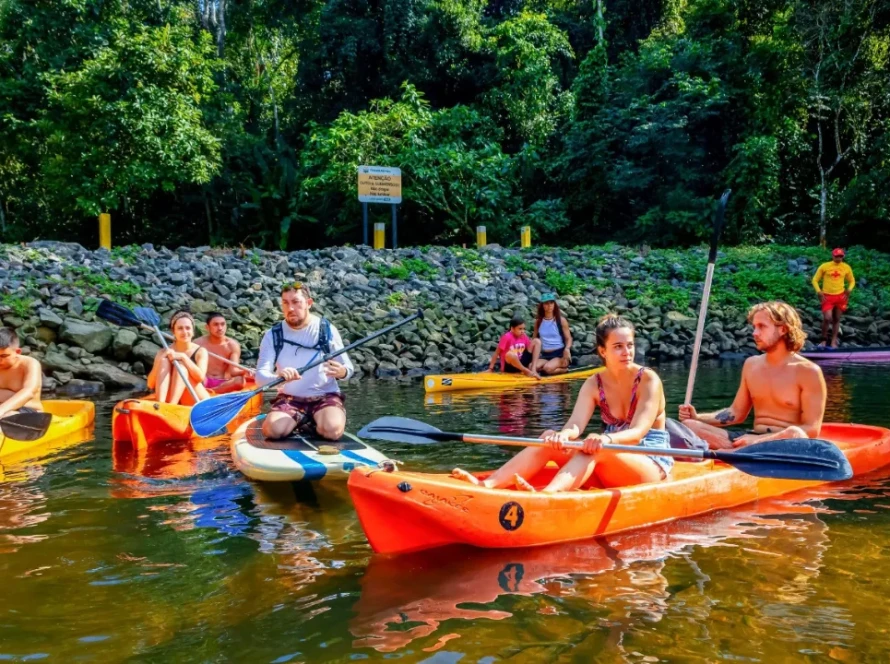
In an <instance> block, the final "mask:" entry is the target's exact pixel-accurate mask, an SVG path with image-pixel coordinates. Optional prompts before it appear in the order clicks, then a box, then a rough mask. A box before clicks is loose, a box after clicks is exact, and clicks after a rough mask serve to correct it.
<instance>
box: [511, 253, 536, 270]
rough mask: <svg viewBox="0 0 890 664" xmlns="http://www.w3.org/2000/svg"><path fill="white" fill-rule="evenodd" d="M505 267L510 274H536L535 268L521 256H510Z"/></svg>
mask: <svg viewBox="0 0 890 664" xmlns="http://www.w3.org/2000/svg"><path fill="white" fill-rule="evenodd" d="M504 265H506V267H507V269H508V270H510V272H535V266H534V265H533V264H532V263H530V262H529V261H527V260H525V259H524V258H522V257H521V256H514V255H513V254H510V255H509V256H507V257H506V258H505V259H504Z"/></svg>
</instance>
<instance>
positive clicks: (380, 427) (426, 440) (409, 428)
mask: <svg viewBox="0 0 890 664" xmlns="http://www.w3.org/2000/svg"><path fill="white" fill-rule="evenodd" d="M357 435H358V437H359V438H367V439H368V440H386V441H389V442H391V443H406V444H408V445H432V444H434V443H440V442H442V441H444V440H456V439H458V437H455V436H454V434H448V433H445V432H443V431H442V430H440V429H437V428H436V427H434V426H430V425H429V424H427V423H425V422H419V421H417V420H412V419H409V418H407V417H392V416H387V417H380V418H378V419H376V420H374V421H373V422H370V423H369V424H366V425H365V426H364V428H362V430H361V431H359V432H358V434H357Z"/></svg>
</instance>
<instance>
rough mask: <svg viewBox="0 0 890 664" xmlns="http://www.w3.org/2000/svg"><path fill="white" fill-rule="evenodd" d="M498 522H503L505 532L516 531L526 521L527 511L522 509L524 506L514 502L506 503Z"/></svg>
mask: <svg viewBox="0 0 890 664" xmlns="http://www.w3.org/2000/svg"><path fill="white" fill-rule="evenodd" d="M498 520H499V521H500V522H501V526H502V527H503V528H504V530H516V529H517V528H519V526H521V525H522V522H523V521H524V520H525V510H523V509H522V505H520V504H519V503H515V502H513V501H510V502H509V503H504V505H503V507H501V513H500V514H499V515H498Z"/></svg>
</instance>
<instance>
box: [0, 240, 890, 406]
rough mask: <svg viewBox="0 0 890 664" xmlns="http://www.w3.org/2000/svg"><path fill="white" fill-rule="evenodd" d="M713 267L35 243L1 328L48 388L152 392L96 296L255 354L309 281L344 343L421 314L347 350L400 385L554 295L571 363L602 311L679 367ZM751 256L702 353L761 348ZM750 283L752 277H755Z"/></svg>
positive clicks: (147, 351) (794, 267)
mask: <svg viewBox="0 0 890 664" xmlns="http://www.w3.org/2000/svg"><path fill="white" fill-rule="evenodd" d="M704 260H705V252H704V250H703V249H698V248H696V249H690V250H688V251H686V252H676V251H674V252H670V253H665V252H662V253H659V252H656V251H652V252H648V251H646V250H645V249H644V250H643V252H642V254H641V252H639V251H636V250H633V249H629V248H627V247H620V246H616V245H607V246H605V247H588V248H581V249H578V250H564V249H552V248H543V247H542V248H538V249H533V250H522V251H519V250H515V249H503V248H501V247H497V246H490V247H488V248H486V249H484V250H482V251H475V250H468V249H459V248H445V247H441V248H440V247H432V248H423V249H403V250H398V251H373V250H371V249H370V248H368V247H358V248H354V247H335V248H329V249H323V250H312V251H309V250H305V251H294V252H289V253H287V252H267V251H261V250H221V249H211V248H209V247H198V248H180V249H177V250H170V249H166V248H155V247H153V246H151V245H143V246H142V247H135V246H132V247H121V248H117V249H115V250H113V251H111V252H109V251H106V250H97V251H90V250H87V249H84V248H83V247H81V246H80V245H78V244H68V243H57V242H35V243H32V244H30V245H24V246H15V245H3V246H0V318H2V321H3V324H4V325H7V326H10V327H12V328H15V329H16V330H17V331H18V334H19V336H20V337H21V338H22V342H23V345H24V346H25V352H27V353H29V354H30V355H32V356H33V357H36V358H38V359H40V360H41V362H42V363H43V365H44V367H45V373H46V375H47V378H48V379H47V386H48V387H50V388H52V387H53V386H59V385H70V386H72V387H77V386H84V385H86V386H87V387H89V386H90V385H94V386H97V385H98V384H101V385H104V386H107V387H109V388H134V389H136V388H140V387H142V386H143V384H144V380H143V379H144V376H145V374H146V371H147V369H148V368H150V366H151V361H152V358H153V357H154V354H155V353H156V352H157V350H158V345H157V343H156V341H157V340H156V339H153V338H152V335H151V333H148V332H145V331H142V330H134V329H132V328H118V327H114V326H112V325H110V324H108V323H106V322H105V321H103V320H100V319H97V317H96V315H95V309H96V306H97V303H98V298H103V297H104V298H111V299H114V300H116V301H119V302H121V303H123V304H125V305H128V306H150V307H152V308H154V309H155V310H156V311H158V313H159V314H161V316H162V318H163V319H164V320H165V323H166V320H168V319H169V316H170V314H172V313H173V312H174V311H176V310H177V309H180V308H185V309H188V310H190V311H191V312H192V313H193V314H195V316H196V318H197V319H198V320H199V321H202V319H203V317H202V314H206V313H208V312H210V311H221V312H222V313H223V314H225V315H226V316H227V317H228V319H229V321H230V333H231V334H232V336H234V337H235V338H236V339H238V341H240V342H241V344H242V346H243V347H244V349H245V356H246V358H251V357H252V356H253V355H254V352H255V350H256V349H257V348H258V346H259V342H260V339H261V337H262V334H263V332H264V331H265V330H267V329H268V328H269V327H270V326H271V325H272V324H273V323H275V322H276V321H278V320H280V311H279V308H278V293H279V289H280V287H281V285H282V284H283V283H285V282H287V281H302V282H304V283H306V284H308V285H309V287H310V288H311V289H312V292H313V295H314V297H315V302H316V304H315V310H316V311H317V312H320V313H323V314H325V315H326V316H328V317H329V318H330V319H331V320H332V321H333V322H334V324H335V325H337V327H338V328H339V329H340V331H341V333H342V334H343V336H344V338H345V339H347V340H355V339H358V338H360V337H362V336H365V335H366V334H368V333H369V332H370V331H372V330H375V329H379V328H381V327H383V326H385V325H388V324H389V323H391V322H392V321H393V320H394V319H396V318H398V317H401V316H403V315H406V314H408V313H410V312H412V311H413V310H416V309H417V308H423V309H424V311H425V313H426V318H425V319H424V320H423V321H419V322H418V323H416V324H412V325H409V326H407V327H406V328H404V329H402V330H400V331H399V332H397V333H396V334H394V335H392V336H390V337H386V338H383V339H378V340H376V341H375V342H372V343H370V344H368V345H367V346H365V347H363V348H361V349H359V350H356V351H354V352H353V353H352V359H353V362H354V363H355V365H356V367H357V368H358V369H359V372H360V373H364V374H373V375H376V376H381V377H394V376H401V375H421V374H424V373H431V372H440V371H464V370H472V369H476V368H479V367H481V366H482V365H484V364H485V363H486V362H487V361H488V359H489V357H490V356H491V352H492V350H493V348H494V346H495V343H496V340H497V338H498V336H499V335H500V334H501V333H502V332H503V331H504V330H505V329H506V326H507V321H508V320H509V319H510V317H511V316H512V315H513V314H514V312H518V313H520V314H523V315H525V316H526V320H527V321H528V322H529V324H531V321H532V320H533V316H534V309H535V305H536V303H537V299H538V297H539V296H540V295H541V294H542V293H544V292H551V291H556V292H558V293H559V304H560V306H561V308H562V310H563V312H564V314H565V315H566V316H567V317H568V319H569V321H570V323H571V329H572V333H573V335H574V337H575V340H576V342H575V352H574V356H575V363H576V364H581V365H583V364H587V363H592V362H593V361H594V359H595V358H594V354H593V353H594V348H593V346H594V338H593V328H594V325H595V322H596V320H597V318H598V317H599V316H601V315H602V314H603V313H605V312H607V311H615V312H619V313H623V314H625V315H627V316H628V317H629V318H631V319H632V320H633V321H634V322H635V323H636V324H637V326H638V331H639V333H638V347H639V351H640V352H641V353H643V354H645V355H646V356H647V357H649V358H653V359H671V358H682V357H684V356H685V355H687V354H688V353H690V352H691V345H692V340H693V337H694V333H695V322H696V310H697V307H698V302H699V298H700V297H701V290H702V284H701V281H700V279H701V275H703V274H704ZM758 260H760V261H761V264H760V266H758V264H756V263H750V264H734V263H732V262H728V261H727V259H726V258H725V257H723V258H721V264H720V266H719V268H718V273H719V274H721V275H724V276H721V277H720V278H721V279H723V278H724V277H725V279H724V281H725V283H724V284H723V286H722V295H721V296H718V295H717V294H716V293H715V297H714V303H713V305H712V306H711V307H710V309H709V312H708V325H707V327H706V331H705V337H704V345H703V348H702V354H703V356H704V357H717V356H723V357H742V356H744V355H747V354H750V353H753V352H755V349H754V346H753V344H752V343H751V342H750V334H749V330H748V328H747V325H746V323H745V320H744V305H745V304H746V301H745V298H748V299H751V298H755V297H758V296H759V295H761V294H762V295H763V297H768V296H769V295H770V293H769V292H768V291H769V290H770V288H773V289H775V288H776V286H775V284H771V283H769V284H766V285H765V286H763V287H762V288H761V289H759V290H758V288H756V285H755V287H752V288H750V289H749V290H748V291H746V288H747V285H746V284H748V285H749V284H750V282H751V281H752V280H753V281H756V280H757V279H759V278H760V276H758V275H762V271H763V269H765V268H766V266H767V264H768V265H769V267H770V269H771V270H775V269H776V265H775V261H774V260H773V261H772V262H771V259H769V257H767V258H766V260H764V258H763V257H762V256H761V257H760V258H759V259H758ZM781 263H782V265H781V272H782V278H783V279H784V278H786V277H787V278H788V279H791V280H792V281H791V282H789V283H793V284H795V285H794V288H798V286H797V283H798V282H800V283H802V284H806V285H805V286H804V288H809V286H808V284H807V280H808V278H809V274H811V272H812V270H813V269H814V265H813V264H812V263H808V262H807V259H806V258H802V259H800V260H799V261H795V260H787V261H785V260H784V259H781ZM746 271H747V272H746ZM748 272H750V274H751V275H752V276H750V277H746V276H745V275H746V274H748ZM863 281H864V280H863ZM864 285H867V282H866V283H865V284H864ZM778 287H779V288H781V284H779V286H778ZM860 290H861V289H860ZM799 292H803V291H799ZM864 292H865V293H866V295H865V296H863V297H864V298H865V299H864V300H863V301H862V302H860V303H859V306H858V311H856V310H855V309H857V308H856V307H854V311H853V312H851V315H848V316H847V317H846V318H845V319H844V320H845V326H844V338H843V340H844V343H846V344H848V345H873V344H881V345H887V344H890V319H885V318H884V316H883V311H882V310H881V307H880V302H878V301H877V300H876V299H875V301H872V299H874V298H872V299H870V298H869V296H868V291H867V289H866V291H864ZM801 313H802V316H803V318H804V321H805V325H806V327H807V329H808V331H809V332H810V333H811V338H812V336H813V334H816V335H817V336H818V331H817V326H818V325H819V318H818V308H817V307H816V304H815V302H813V305H812V306H810V307H809V308H806V307H801ZM857 313H858V314H859V315H855V314H857ZM529 326H531V325H529Z"/></svg>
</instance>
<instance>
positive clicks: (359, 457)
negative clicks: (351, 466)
mask: <svg viewBox="0 0 890 664" xmlns="http://www.w3.org/2000/svg"><path fill="white" fill-rule="evenodd" d="M340 454H342V455H343V456H345V457H348V458H350V459H353V460H355V461H358V462H359V463H363V464H365V465H366V466H376V465H377V462H376V461H371V460H370V459H366V458H365V457H363V456H362V455H361V454H356V453H355V452H353V451H352V450H343V451H341V452H340Z"/></svg>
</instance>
